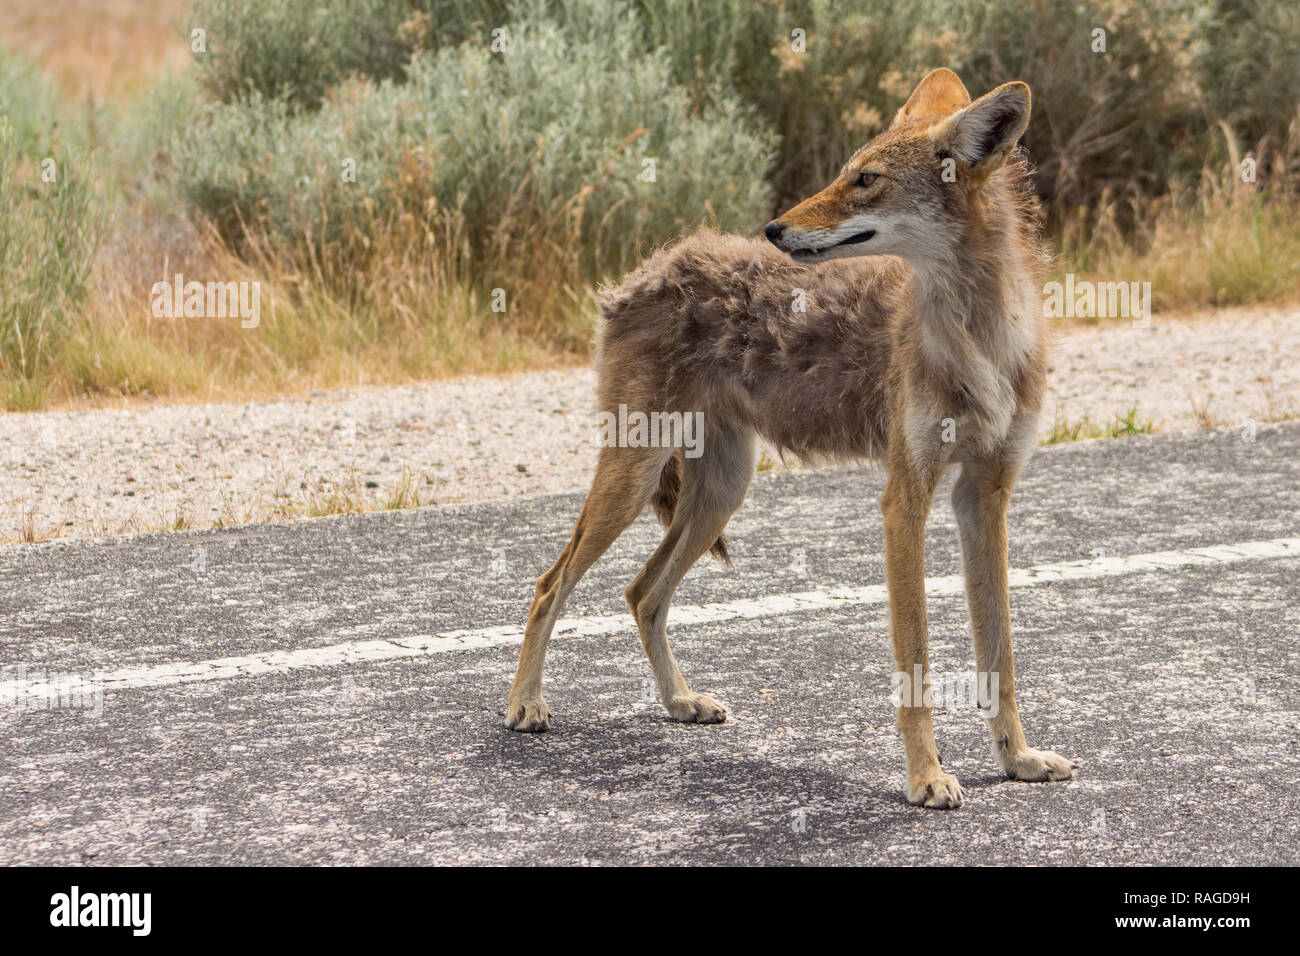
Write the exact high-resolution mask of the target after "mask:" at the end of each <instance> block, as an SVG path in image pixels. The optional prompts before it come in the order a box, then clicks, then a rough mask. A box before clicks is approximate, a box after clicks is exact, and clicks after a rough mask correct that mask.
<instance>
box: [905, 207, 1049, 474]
mask: <svg viewBox="0 0 1300 956" xmlns="http://www.w3.org/2000/svg"><path fill="white" fill-rule="evenodd" d="M989 192H990V193H991V195H987V196H985V197H981V198H982V199H984V202H982V203H980V204H979V208H977V209H975V210H973V211H972V213H973V214H972V215H971V216H970V218H969V219H968V220H967V222H966V230H965V234H964V235H963V236H961V238H960V240H959V241H958V242H957V243H956V245H955V246H954V247H953V251H952V253H951V255H947V256H939V257H935V258H933V259H928V260H925V261H924V262H922V263H920V264H913V267H912V276H911V279H910V280H909V282H910V290H909V291H910V295H909V296H908V297H907V305H906V307H905V309H906V315H905V316H904V317H903V319H902V322H901V323H900V326H901V330H902V332H903V334H904V336H906V334H907V332H908V331H909V330H914V334H915V336H916V342H917V345H918V346H919V348H918V349H917V350H916V352H915V353H914V354H912V355H909V354H908V351H909V350H908V349H907V345H906V343H904V344H903V350H902V355H901V357H902V358H903V359H904V360H905V361H906V360H908V359H919V361H916V362H914V364H911V365H910V366H909V367H910V369H911V370H912V372H913V373H914V374H916V375H917V377H919V378H921V379H922V380H921V381H912V382H907V383H906V384H907V386H910V387H909V388H908V390H909V391H910V392H911V393H912V394H911V396H910V401H909V403H908V405H909V406H910V407H909V408H907V409H906V410H905V411H904V414H905V416H906V417H908V418H909V419H913V420H912V421H910V422H909V427H914V426H916V425H918V424H920V423H919V422H916V421H915V420H914V419H915V418H917V417H918V416H920V417H922V418H923V419H924V420H925V422H926V424H927V425H928V424H933V419H934V418H936V417H937V418H939V419H941V420H942V419H944V418H951V419H952V420H953V421H954V422H955V423H956V425H957V428H958V431H959V433H960V431H961V430H962V427H963V425H968V426H974V428H973V429H972V432H971V434H970V437H971V438H972V442H971V443H972V444H973V445H974V446H975V447H977V448H980V449H987V448H988V447H989V446H990V445H991V444H995V443H997V442H998V440H999V439H1001V438H1003V437H1005V436H1006V435H1007V433H1008V431H1009V430H1010V428H1011V424H1012V421H1013V419H1014V418H1015V417H1016V415H1017V414H1019V413H1022V412H1026V411H1028V412H1036V411H1037V410H1038V405H1039V403H1040V400H1041V394H1040V392H1041V390H1040V389H1038V388H1035V387H1034V385H1035V384H1036V383H1034V382H1033V381H1027V380H1026V379H1027V378H1028V379H1033V378H1035V377H1036V376H1032V375H1029V376H1027V374H1026V373H1027V372H1029V371H1030V369H1031V366H1032V365H1034V363H1035V359H1036V358H1038V359H1039V360H1041V353H1042V351H1043V347H1044V341H1043V338H1044V336H1043V330H1042V327H1041V322H1040V321H1038V320H1037V319H1036V316H1035V312H1034V308H1033V269H1032V263H1031V262H1030V261H1027V256H1026V252H1025V248H1024V244H1023V239H1022V236H1023V234H1024V232H1025V227H1026V225H1027V224H1026V223H1023V222H1022V221H1021V219H1020V217H1021V216H1022V215H1024V212H1023V211H1022V210H1021V209H1019V208H1017V204H1016V203H1015V202H1014V201H1012V200H1010V199H1009V198H1008V197H1006V196H1005V195H1003V194H1002V192H1003V190H1002V189H998V188H994V189H991V190H990V191H989ZM905 378H906V376H905ZM918 390H922V391H921V394H919V395H918V394H917V392H918ZM918 399H922V400H920V401H918ZM962 444H966V442H962Z"/></svg>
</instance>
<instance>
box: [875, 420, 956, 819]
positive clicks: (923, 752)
mask: <svg viewBox="0 0 1300 956" xmlns="http://www.w3.org/2000/svg"><path fill="white" fill-rule="evenodd" d="M938 479H939V475H938V471H937V470H925V471H922V470H920V469H918V468H916V467H915V466H914V464H913V463H912V462H911V461H910V460H909V458H908V454H907V450H906V448H905V447H904V445H903V441H902V440H896V441H893V442H891V443H890V455H889V479H888V481H887V482H886V484H885V494H884V497H883V498H881V501H880V506H881V510H882V511H883V512H884V516H885V565H886V569H885V570H886V579H887V581H888V583H889V617H890V626H891V629H892V633H893V638H894V660H895V662H896V663H897V665H898V672H899V673H900V674H906V675H908V680H909V686H910V680H911V676H912V674H913V673H915V671H914V668H916V667H918V666H919V667H920V669H921V675H922V686H923V687H928V685H929V683H930V651H929V633H928V628H927V624H926V617H925V519H926V516H927V515H928V514H929V511H930V502H931V500H932V499H933V497H934V487H935V485H936V484H937V483H938ZM898 730H899V733H900V734H901V735H902V737H903V748H904V751H905V752H906V754H907V800H908V802H909V803H913V804H922V805H924V806H927V807H933V808H936V809H948V808H956V807H959V806H961V801H962V790H961V785H960V784H959V783H957V778H956V777H954V776H953V775H952V774H949V773H944V772H943V770H942V769H940V767H939V751H938V749H937V748H936V747H935V744H934V723H933V721H932V719H931V715H930V708H929V707H927V706H925V702H924V700H920V701H918V700H911V699H907V698H904V699H903V700H902V701H900V706H899V708H898Z"/></svg>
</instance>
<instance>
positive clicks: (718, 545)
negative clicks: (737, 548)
mask: <svg viewBox="0 0 1300 956" xmlns="http://www.w3.org/2000/svg"><path fill="white" fill-rule="evenodd" d="M681 491H682V459H681V456H680V455H673V457H671V458H669V459H668V464H666V465H664V470H663V471H661V472H660V473H659V487H658V488H656V489H655V493H654V494H653V495H651V496H650V507H652V508H654V510H655V515H656V517H658V518H659V523H660V524H662V525H663V526H664V527H665V528H667V527H668V526H669V525H671V524H672V523H673V514H674V513H675V512H676V511H677V498H678V496H679V495H680V494H681ZM709 554H711V555H713V556H714V557H715V558H717V559H718V560H719V561H721V562H722V563H723V564H726V565H728V566H730V564H731V554H730V552H728V550H727V536H726V535H725V534H720V535H718V540H717V541H715V542H713V546H712V547H711V548H709Z"/></svg>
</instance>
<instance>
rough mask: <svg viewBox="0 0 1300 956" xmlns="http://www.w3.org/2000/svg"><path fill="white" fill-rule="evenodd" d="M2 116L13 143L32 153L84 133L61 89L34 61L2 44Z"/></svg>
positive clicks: (77, 138) (78, 139) (77, 139)
mask: <svg viewBox="0 0 1300 956" xmlns="http://www.w3.org/2000/svg"><path fill="white" fill-rule="evenodd" d="M0 116H3V117H4V118H5V120H6V121H7V122H8V123H9V131H10V142H11V147H12V148H13V149H15V150H17V151H18V152H20V153H23V154H24V155H27V156H32V157H41V156H49V155H50V154H51V153H52V152H53V151H54V150H55V149H56V148H58V147H59V146H62V145H68V144H69V142H74V143H76V144H77V145H81V139H82V137H81V136H80V135H79V134H80V131H79V130H77V129H76V128H75V124H70V123H69V121H68V117H67V115H66V110H65V109H64V104H63V102H62V100H61V99H60V97H59V94H58V91H57V90H56V89H55V88H54V86H53V84H51V83H50V82H49V81H48V80H47V79H45V78H44V77H43V76H41V74H40V72H39V71H38V70H36V68H35V67H33V66H32V65H31V64H30V63H28V62H27V61H26V60H25V59H23V58H22V57H20V56H17V55H16V54H14V53H13V52H11V51H9V50H7V49H5V48H4V47H3V46H0Z"/></svg>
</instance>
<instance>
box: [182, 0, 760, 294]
mask: <svg viewBox="0 0 1300 956" xmlns="http://www.w3.org/2000/svg"><path fill="white" fill-rule="evenodd" d="M606 9H607V12H606V13H605V14H604V16H605V20H604V26H603V28H602V29H600V30H599V31H596V30H592V32H591V33H590V34H589V35H590V36H591V37H592V39H589V40H588V39H582V38H581V36H579V35H577V34H575V33H574V32H573V31H568V30H564V29H561V28H560V27H559V26H558V25H557V24H556V23H555V22H553V21H549V20H544V19H542V20H534V21H531V22H529V23H526V24H523V23H517V24H514V25H512V26H511V27H510V28H509V33H508V37H509V44H510V46H509V49H508V51H507V52H504V53H492V52H490V50H489V48H488V47H486V46H484V45H483V44H481V43H478V42H474V43H467V44H465V45H463V46H461V47H458V48H449V49H443V50H440V51H436V52H427V53H422V54H419V55H417V56H416V57H415V58H414V59H413V61H412V63H411V65H410V67H409V70H408V74H407V77H406V80H405V82H400V83H399V82H395V81H384V82H382V83H378V84H376V83H372V82H369V81H365V80H359V79H358V80H352V81H349V82H347V83H345V84H344V85H343V86H341V87H340V88H339V89H337V90H335V91H333V92H332V93H331V94H330V96H329V97H327V98H326V99H325V101H324V102H323V103H322V105H321V107H320V109H319V110H318V111H316V112H312V113H304V112H300V111H295V110H294V108H293V103H292V102H290V100H289V99H288V98H286V97H278V98H267V97H263V96H262V95H261V94H259V93H253V94H250V95H249V96H248V97H247V98H246V99H245V100H244V101H242V102H238V103H233V104H227V105H222V106H217V107H214V108H213V109H212V110H211V112H210V116H209V119H208V122H206V123H204V124H202V125H201V126H200V127H199V128H197V129H196V130H194V131H193V133H192V134H191V135H190V136H189V137H188V138H187V139H186V140H185V141H184V142H183V143H182V144H181V146H180V147H179V149H180V151H181V153H182V157H183V158H182V161H181V162H180V163H179V164H178V165H179V168H180V169H182V170H183V174H182V178H181V189H182V190H183V192H184V194H185V195H186V196H187V197H188V198H189V200H190V201H191V202H192V203H193V204H194V205H195V207H196V208H197V209H199V210H200V211H201V212H202V213H203V214H204V215H206V216H208V217H210V218H211V219H212V220H213V221H214V222H216V223H217V224H218V226H219V227H220V229H221V230H222V232H223V234H225V235H227V236H228V237H229V238H230V239H231V241H232V242H234V243H236V244H238V243H240V242H242V241H246V240H247V239H248V237H249V236H250V235H252V234H256V235H258V236H260V237H263V238H264V239H265V240H266V241H267V243H269V244H270V245H275V246H281V245H282V246H284V247H287V248H288V249H291V250H296V251H297V254H298V255H299V257H300V258H302V259H303V260H306V261H319V260H324V261H327V262H331V263H337V264H340V268H339V269H338V271H339V272H340V273H344V272H347V271H349V270H350V269H352V268H356V267H359V266H360V264H361V263H363V262H364V261H365V259H366V257H367V253H368V251H369V250H370V249H371V248H372V246H373V242H374V240H375V239H376V238H377V235H378V233H380V232H386V231H389V230H391V229H393V228H396V227H398V226H399V225H400V226H401V228H403V229H407V230H411V231H414V232H416V233H427V234H431V235H433V236H434V237H435V238H436V239H437V240H438V241H439V243H440V244H439V245H438V246H437V248H438V250H439V254H440V255H442V256H444V257H446V258H447V259H448V260H455V261H457V262H459V263H461V264H462V265H463V266H464V267H465V268H467V269H469V270H471V271H472V272H473V273H475V274H476V275H478V276H483V275H486V274H488V273H491V272H493V270H496V272H497V274H500V273H501V272H503V271H505V272H517V271H518V269H520V268H521V267H523V264H524V263H527V262H529V261H530V260H532V259H535V258H537V257H538V256H540V255H542V254H543V253H551V254H555V255H560V254H561V253H563V255H564V256H569V257H573V259H574V260H575V265H576V267H577V268H579V269H580V270H581V272H582V273H583V274H586V275H597V274H604V273H607V272H610V271H614V270H617V269H620V268H622V267H624V266H626V265H627V264H629V263H630V262H632V261H634V260H635V258H636V257H638V256H639V255H641V254H643V253H644V252H645V251H646V250H647V249H648V248H649V247H650V246H651V245H653V244H654V243H657V242H662V241H664V240H665V239H668V238H671V237H672V236H674V235H676V234H677V233H679V232H681V231H683V230H685V229H688V228H691V227H693V226H694V225H695V224H697V223H700V222H705V221H708V222H712V223H714V224H716V225H718V226H720V227H722V228H727V229H745V230H752V229H753V228H754V227H755V225H756V224H757V223H760V222H761V221H762V220H763V217H764V215H765V213H766V210H767V207H768V205H769V203H770V193H769V188H768V186H767V183H766V180H765V173H766V170H767V166H768V163H769V161H770V153H771V143H770V141H769V140H768V139H767V138H765V136H764V135H763V134H762V133H761V132H759V131H758V130H756V128H755V126H754V124H753V123H752V121H751V118H750V117H749V116H748V114H747V113H746V111H745V110H744V109H743V108H742V107H741V106H740V105H739V104H738V103H737V102H736V101H735V99H734V98H731V97H725V96H723V97H719V98H718V100H717V102H715V103H713V104H711V105H709V107H708V108H707V109H703V110H698V111H695V110H692V108H691V103H690V102H689V98H688V96H687V94H686V93H685V91H684V90H682V89H681V88H680V87H679V86H677V85H675V84H674V83H673V82H672V80H671V75H670V68H669V64H668V62H667V60H666V58H665V56H664V55H662V54H660V53H655V54H649V55H647V54H646V53H645V52H644V48H643V46H642V44H641V42H640V39H639V37H638V35H637V27H636V24H635V23H634V22H633V21H632V20H630V19H629V18H628V17H627V16H626V15H625V14H624V12H622V11H620V10H618V9H616V8H606ZM596 10H597V5H596V4H592V10H591V11H589V18H588V21H587V22H588V24H589V25H590V23H591V22H592V19H593V18H595V17H596V16H597V15H598V14H597V12H596ZM646 160H650V161H652V162H653V177H654V181H653V182H647V181H644V180H645V179H646V178H648V166H647V163H646V162H645V161H646ZM349 169H352V170H355V181H349V179H348V178H347V177H346V176H345V172H347V171H348V170H349Z"/></svg>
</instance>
